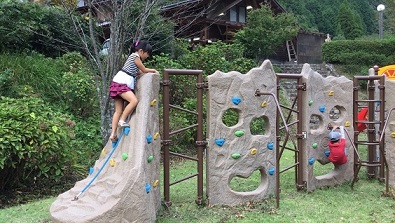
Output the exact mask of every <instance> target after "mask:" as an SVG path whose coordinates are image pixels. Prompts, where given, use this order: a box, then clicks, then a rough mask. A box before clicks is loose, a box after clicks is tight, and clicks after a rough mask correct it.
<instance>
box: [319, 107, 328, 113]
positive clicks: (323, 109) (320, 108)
mask: <svg viewBox="0 0 395 223" xmlns="http://www.w3.org/2000/svg"><path fill="white" fill-rule="evenodd" d="M318 110H320V112H322V113H324V112H325V110H326V108H325V106H324V105H321V106H320V107H319V108H318Z"/></svg>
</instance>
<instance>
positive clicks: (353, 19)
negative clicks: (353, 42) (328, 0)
mask: <svg viewBox="0 0 395 223" xmlns="http://www.w3.org/2000/svg"><path fill="white" fill-rule="evenodd" d="M337 24H338V27H337V30H336V35H343V36H345V38H346V39H355V38H357V37H360V36H362V34H363V33H362V31H363V30H362V21H361V17H360V16H359V15H358V14H357V13H356V12H355V11H354V10H352V9H351V8H350V5H349V4H348V2H347V1H345V2H344V3H342V4H341V5H340V9H339V14H338V17H337Z"/></svg>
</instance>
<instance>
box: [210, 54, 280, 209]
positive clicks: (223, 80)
mask: <svg viewBox="0 0 395 223" xmlns="http://www.w3.org/2000/svg"><path fill="white" fill-rule="evenodd" d="M207 80H208V86H209V91H208V97H207V100H208V112H207V117H208V118H207V119H208V121H207V125H208V133H207V134H208V138H209V143H208V147H207V161H206V162H207V163H206V165H207V175H206V181H207V185H206V187H207V195H208V202H209V204H211V205H216V204H223V205H237V204H241V203H244V202H248V201H259V200H262V199H263V198H267V197H268V196H269V195H271V194H274V191H275V180H276V178H275V174H273V172H272V171H273V170H274V169H273V168H274V166H275V164H276V163H275V160H276V157H275V148H276V143H277V142H276V137H275V135H276V133H275V128H276V121H275V120H276V103H275V100H274V97H273V96H266V95H265V96H263V95H262V96H255V91H256V90H257V89H259V91H260V92H272V93H274V94H276V75H275V73H274V71H273V68H272V65H271V63H270V61H268V60H266V61H264V62H263V63H262V65H261V66H260V67H259V68H253V69H252V70H250V71H249V72H248V73H247V74H241V73H239V72H235V71H232V72H229V73H222V72H220V71H216V72H215V73H214V74H212V75H209V76H208V77H207ZM229 110H233V111H234V113H237V114H238V122H237V124H235V125H233V126H227V125H225V123H224V121H223V116H224V114H226V112H228V111H229ZM254 120H260V121H261V123H264V126H263V129H262V130H263V131H262V132H261V133H260V134H255V135H253V134H251V130H250V125H251V123H252V122H254ZM225 122H226V121H225ZM269 148H270V149H269ZM255 171H258V172H259V173H260V176H261V182H260V184H259V186H258V187H257V188H256V189H254V190H252V191H247V192H245V191H244V192H240V191H234V190H232V188H231V187H230V182H231V181H232V179H233V178H235V177H241V178H248V177H250V176H251V174H253V173H254V172H255ZM271 174H273V175H271Z"/></svg>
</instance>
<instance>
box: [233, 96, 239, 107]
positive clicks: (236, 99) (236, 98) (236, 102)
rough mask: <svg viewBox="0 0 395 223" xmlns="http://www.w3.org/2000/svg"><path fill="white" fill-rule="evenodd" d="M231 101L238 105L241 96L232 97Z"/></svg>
mask: <svg viewBox="0 0 395 223" xmlns="http://www.w3.org/2000/svg"><path fill="white" fill-rule="evenodd" d="M232 102H233V104H235V105H238V104H240V102H241V98H239V97H232Z"/></svg>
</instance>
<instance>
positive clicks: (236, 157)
mask: <svg viewBox="0 0 395 223" xmlns="http://www.w3.org/2000/svg"><path fill="white" fill-rule="evenodd" d="M240 157H241V155H240V154H239V153H233V154H232V158H233V159H238V158H240Z"/></svg>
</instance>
